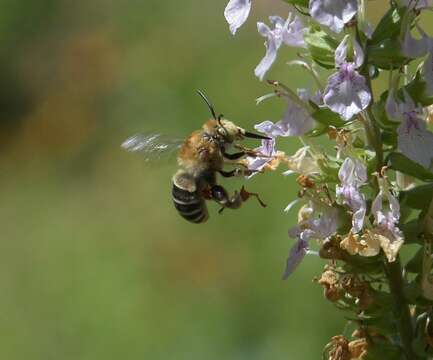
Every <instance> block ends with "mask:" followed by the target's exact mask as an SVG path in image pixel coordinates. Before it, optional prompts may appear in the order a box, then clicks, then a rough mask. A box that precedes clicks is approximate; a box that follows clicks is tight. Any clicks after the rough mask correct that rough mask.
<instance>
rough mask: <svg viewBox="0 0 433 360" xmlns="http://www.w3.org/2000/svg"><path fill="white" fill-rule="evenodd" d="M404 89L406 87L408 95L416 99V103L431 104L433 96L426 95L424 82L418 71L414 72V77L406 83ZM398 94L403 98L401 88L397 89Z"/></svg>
mask: <svg viewBox="0 0 433 360" xmlns="http://www.w3.org/2000/svg"><path fill="white" fill-rule="evenodd" d="M404 89H406V91H407V92H408V94H409V95H410V97H411V98H412V99H414V100H416V102H417V103H418V104H421V105H422V106H429V105H431V104H433V96H428V95H427V91H426V82H425V81H424V79H423V76H422V75H421V74H420V72H419V71H418V72H417V73H416V76H415V78H414V79H413V80H412V81H411V82H410V83H409V84H407V85H406V86H405V87H404ZM399 95H400V96H401V98H403V90H400V91H399Z"/></svg>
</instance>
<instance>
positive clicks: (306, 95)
mask: <svg viewBox="0 0 433 360" xmlns="http://www.w3.org/2000/svg"><path fill="white" fill-rule="evenodd" d="M297 93H298V96H299V98H300V99H301V100H302V101H303V102H305V103H307V102H309V101H311V102H313V103H314V104H316V105H317V106H319V107H321V106H323V105H324V104H323V94H322V91H321V90H317V91H316V92H315V93H314V95H311V94H310V92H309V91H308V89H304V88H301V89H297Z"/></svg>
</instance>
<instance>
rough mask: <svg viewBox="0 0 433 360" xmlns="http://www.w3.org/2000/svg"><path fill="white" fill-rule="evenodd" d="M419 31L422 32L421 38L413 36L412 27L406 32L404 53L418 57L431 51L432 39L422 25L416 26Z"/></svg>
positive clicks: (402, 47)
mask: <svg viewBox="0 0 433 360" xmlns="http://www.w3.org/2000/svg"><path fill="white" fill-rule="evenodd" d="M416 28H417V29H418V32H419V33H420V34H421V39H418V40H417V39H415V38H413V37H412V34H411V32H410V28H409V29H408V30H407V31H406V34H405V36H404V39H403V43H402V44H401V49H402V52H403V55H405V56H407V57H409V58H411V59H416V58H419V57H421V56H424V55H425V54H427V52H428V51H429V47H430V43H431V40H430V39H429V37H428V36H427V34H426V33H425V32H424V30H423V29H422V28H421V27H420V26H418V25H417V26H416Z"/></svg>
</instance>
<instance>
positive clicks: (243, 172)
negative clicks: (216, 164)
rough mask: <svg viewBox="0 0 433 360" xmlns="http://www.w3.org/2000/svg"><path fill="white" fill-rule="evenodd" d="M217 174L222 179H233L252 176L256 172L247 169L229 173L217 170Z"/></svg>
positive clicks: (234, 170) (238, 169)
mask: <svg viewBox="0 0 433 360" xmlns="http://www.w3.org/2000/svg"><path fill="white" fill-rule="evenodd" d="M218 172H219V173H220V174H221V175H222V176H224V177H235V176H250V175H252V174H254V173H255V172H256V171H255V170H249V169H241V168H236V169H233V170H231V171H224V170H219V171H218Z"/></svg>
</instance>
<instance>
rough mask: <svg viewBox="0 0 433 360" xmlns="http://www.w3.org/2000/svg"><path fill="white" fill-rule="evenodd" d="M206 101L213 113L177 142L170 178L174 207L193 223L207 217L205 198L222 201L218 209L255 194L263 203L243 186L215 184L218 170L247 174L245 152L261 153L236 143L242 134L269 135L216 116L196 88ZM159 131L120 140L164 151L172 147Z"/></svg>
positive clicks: (225, 174) (135, 146) (151, 150)
mask: <svg viewBox="0 0 433 360" xmlns="http://www.w3.org/2000/svg"><path fill="white" fill-rule="evenodd" d="M198 94H199V95H200V96H201V97H202V99H203V100H204V101H205V102H206V104H207V106H208V107H209V110H210V112H211V114H212V119H209V120H207V121H206V122H205V123H204V124H203V126H202V128H201V129H200V130H196V131H194V132H193V133H192V134H190V135H189V136H188V137H187V138H186V139H185V140H184V141H183V142H182V143H181V144H179V146H178V149H179V151H178V155H177V161H178V165H179V170H178V171H177V172H176V173H175V174H174V176H173V178H172V198H173V203H174V206H175V208H176V210H177V211H178V212H179V214H180V215H181V216H182V217H183V218H184V219H186V220H188V221H190V222H192V223H197V224H198V223H203V222H205V221H206V220H207V219H208V218H209V214H208V210H207V206H206V201H207V200H213V201H215V202H217V203H218V204H219V205H221V209H220V211H219V212H220V213H221V212H222V211H223V210H224V209H225V208H230V209H238V208H239V207H240V206H241V205H242V203H243V202H245V201H247V200H248V199H249V198H250V197H251V196H254V197H256V198H257V200H258V202H259V203H260V205H262V206H266V205H265V204H264V203H263V202H262V201H261V200H260V198H259V195H258V194H257V193H251V192H248V191H246V190H245V188H244V187H242V188H241V190H240V191H235V193H234V194H233V195H232V196H229V194H228V192H227V191H226V190H225V189H224V187H222V186H221V185H218V184H217V173H219V174H220V175H222V176H223V177H227V178H228V177H235V176H248V175H251V174H252V173H253V172H252V171H251V170H249V169H248V168H247V167H246V166H245V163H244V162H242V159H243V158H244V157H245V156H252V157H254V156H260V154H257V153H255V152H254V151H253V150H250V149H246V148H244V147H241V146H239V145H238V144H237V142H238V141H241V140H243V139H244V138H254V139H264V140H269V138H268V137H266V136H262V135H258V134H254V133H251V132H248V131H246V130H245V129H243V128H241V127H239V126H237V125H235V124H234V123H233V122H231V121H229V120H227V119H223V115H219V116H218V117H217V116H216V113H215V110H214V108H213V106H212V104H211V103H210V101H209V100H208V99H207V98H206V96H205V95H204V94H203V93H202V92H201V91H198ZM158 140H159V135H158V134H153V135H151V136H141V135H136V136H133V137H131V138H129V139H127V140H126V141H125V142H124V143H123V144H122V147H124V148H125V149H126V150H128V151H142V152H144V153H145V154H146V153H148V154H149V153H154V154H156V155H159V154H160V153H161V152H163V151H168V150H170V149H172V148H173V147H174V146H173V145H175V144H176V143H172V144H171V146H170V145H169V144H166V143H162V142H160V141H158ZM230 147H237V148H238V149H241V151H238V152H235V153H228V150H229V149H230ZM227 164H230V165H234V166H235V168H234V169H232V170H230V171H226V170H224V165H227Z"/></svg>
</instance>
